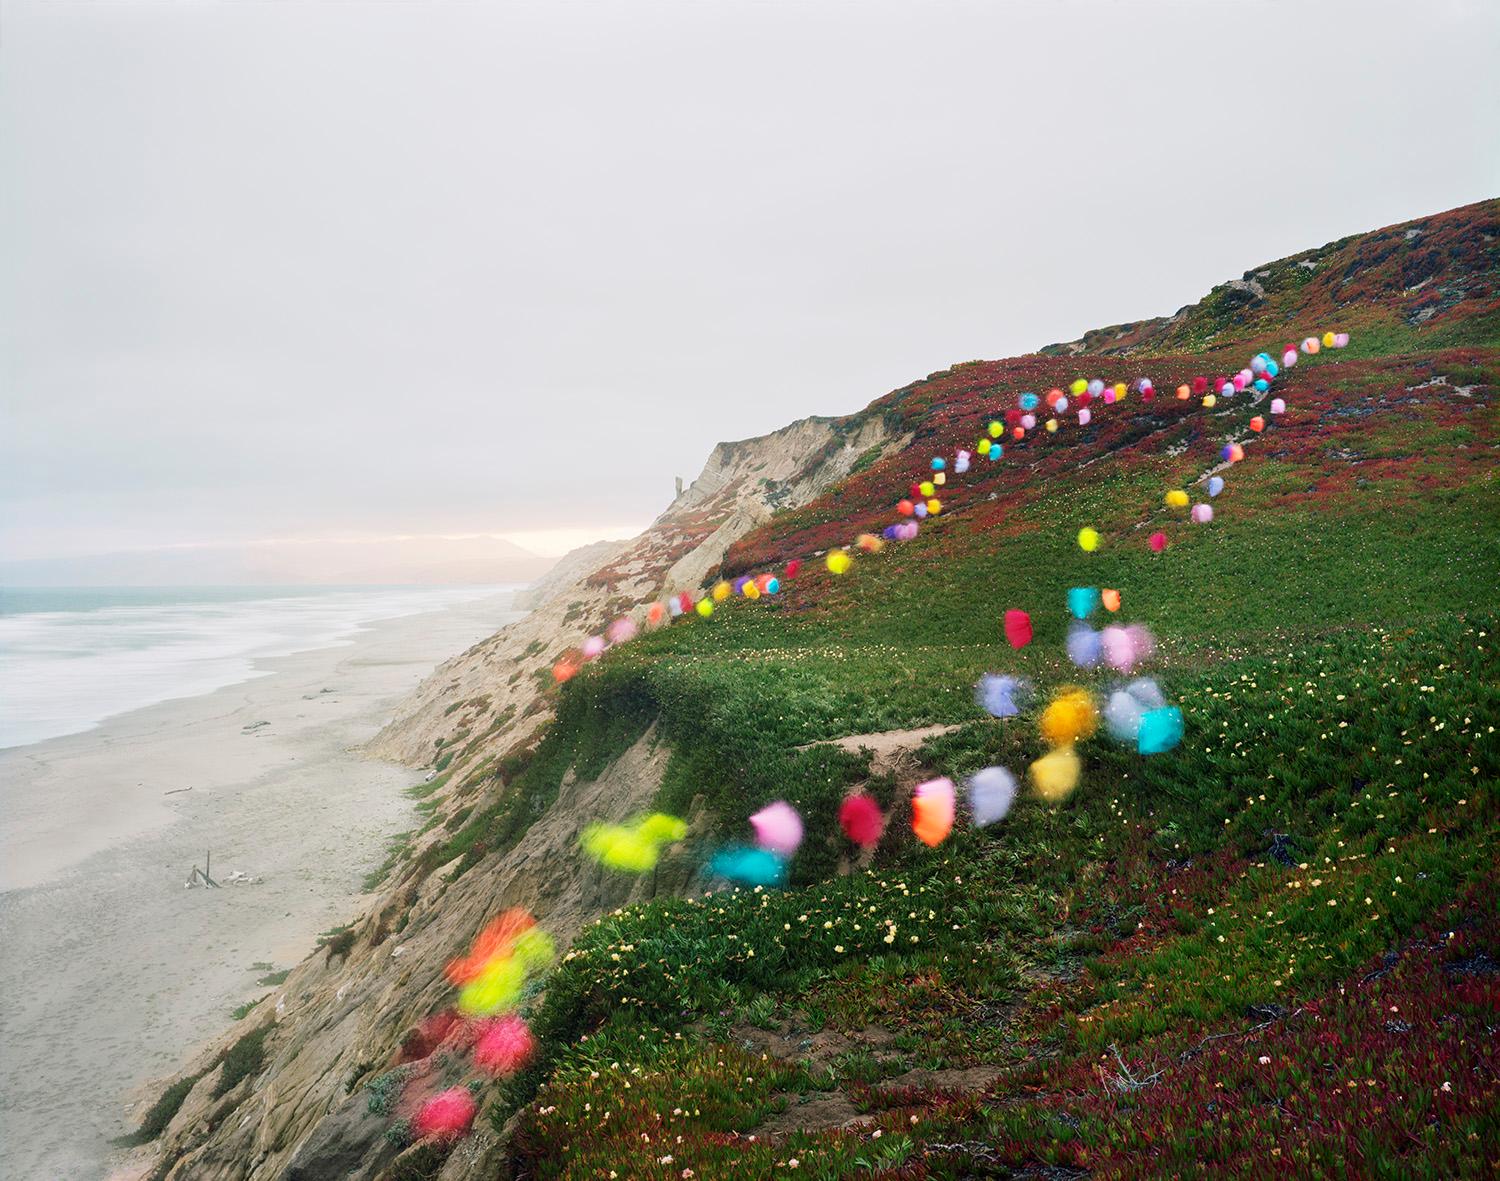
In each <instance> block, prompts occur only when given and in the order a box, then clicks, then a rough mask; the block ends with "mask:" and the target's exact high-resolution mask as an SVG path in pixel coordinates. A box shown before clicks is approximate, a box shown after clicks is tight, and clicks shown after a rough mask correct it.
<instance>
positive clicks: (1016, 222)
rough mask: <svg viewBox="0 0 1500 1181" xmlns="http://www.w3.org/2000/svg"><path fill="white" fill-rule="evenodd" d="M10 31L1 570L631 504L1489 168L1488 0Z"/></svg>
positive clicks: (497, 15)
mask: <svg viewBox="0 0 1500 1181" xmlns="http://www.w3.org/2000/svg"><path fill="white" fill-rule="evenodd" d="M0 12H3V16H0V21H3V26H0V37H3V40H0V54H3V62H0V66H3V68H0V140H3V147H0V152H3V183H4V206H3V223H0V224H3V235H4V237H3V241H0V249H3V260H0V268H3V274H4V304H3V307H0V314H3V320H4V330H3V331H4V334H5V335H4V340H3V347H4V369H3V376H0V380H3V402H4V418H5V421H4V423H3V429H4V442H3V445H0V446H3V451H0V552H3V553H4V554H5V555H6V556H9V557H25V556H42V555H53V554H62V553H74V552H85V551H94V550H107V549H115V548H120V547H133V546H149V545H156V544H162V543H183V542H219V541H230V542H233V541H239V540H244V539H250V538H264V537H287V536H324V535H347V534H351V533H361V534H364V533H370V534H382V533H465V532H486V531H500V532H506V533H513V534H519V533H522V532H525V531H529V530H549V529H582V530H586V531H587V530H593V529H594V528H596V527H604V526H616V527H618V526H620V525H623V524H628V523H633V524H642V523H644V522H645V521H647V520H649V519H650V518H651V517H652V516H653V515H655V513H656V512H657V511H659V510H660V509H661V508H662V507H663V506H664V504H665V503H666V501H667V500H668V499H669V498H670V494H671V484H672V477H673V476H674V475H676V474H681V475H683V476H685V477H691V476H693V475H695V474H696V473H697V470H698V468H699V466H700V465H701V463H702V461H703V459H704V458H705V456H706V455H707V453H708V450H709V448H710V447H711V446H712V445H713V443H714V442H716V441H718V440H720V439H730V438H742V437H745V436H748V435H753V434H758V433H761V432H764V431H767V430H771V429H773V428H775V427H777V426H780V425H782V424H784V423H786V422H788V421H790V420H791V419H793V418H797V417H800V416H802V415H805V414H811V413H840V412H847V411H850V410H854V409H856V408H857V407H860V406H862V405H864V404H865V403H866V402H868V401H869V400H870V399H872V398H874V397H877V396H878V395H880V394H882V393H884V392H885V391H887V390H889V389H891V388H894V387H896V386H899V385H902V384H904V383H905V382H907V381H909V380H911V379H912V378H914V377H918V376H921V375H923V374H925V373H928V372H930V371H931V370H934V369H938V368H942V367H943V366H945V365H947V364H949V363H951V362H953V361H958V360H965V359H969V358H974V357H999V356H1006V355H1010V354H1014V353H1018V352H1024V351H1026V350H1028V349H1032V348H1035V347H1037V346H1039V345H1041V344H1044V343H1047V342H1049V341H1052V340H1059V339H1066V338H1070V337H1073V336H1076V335H1078V334H1079V333H1081V332H1082V331H1084V330H1085V329H1088V328H1091V327H1097V326H1100V325H1103V324H1107V323H1112V322H1116V321H1119V320H1122V319H1129V318H1134V317H1139V316H1143V315H1149V314H1157V313H1163V312H1170V311H1172V310H1174V309H1175V308H1176V307H1178V306H1179V305H1180V304H1182V303H1184V302H1187V301H1188V300H1190V299H1192V298H1196V297H1197V296H1198V295H1200V294H1201V293H1202V292H1203V291H1205V290H1206V289H1207V288H1208V287H1209V286H1211V285H1212V284H1213V283H1215V282H1217V281H1220V280H1222V279H1224V278H1227V277H1231V276H1234V275H1238V274H1239V273H1240V272H1241V271H1242V270H1244V269H1245V268H1246V267H1248V266H1250V265H1252V264H1255V263H1259V262H1262V261H1265V260H1267V259H1271V258H1275V257H1278V256H1280V255H1284V254H1287V253H1290V252H1291V251H1294V250H1297V249H1300V248H1302V247H1306V246H1311V245H1316V244H1319V243H1322V242H1324V241H1327V240H1329V239H1332V238H1335V237H1338V236H1340V235H1342V234H1345V233H1350V232H1354V231H1358V230H1363V229H1368V228H1371V227H1374V226H1377V225H1382V224H1386V223H1389V222H1392V221H1398V220H1401V219H1403V218H1407V217H1412V216H1417V215H1420V214H1424V213H1430V212H1435V211H1437V210H1440V209H1445V208H1449V207H1451V206H1454V205H1459V204H1463V203H1465V202H1468V201H1473V200H1477V199H1479V198H1482V197H1486V196H1490V195H1493V194H1494V193H1495V192H1496V191H1497V189H1500V184H1497V181H1500V135H1497V134H1496V130H1497V128H1496V119H1495V115H1496V112H1497V111H1500V86H1497V83H1496V71H1495V70H1494V61H1495V57H1496V51H1497V49H1500V5H1497V4H1494V3H1492V2H1489V0H1473V2H1471V3H1470V2H1458V0H1446V2H1445V0H1425V2H1422V3H1399V4H1388V3H1379V2H1372V0H1359V2H1356V3H1331V2H1321V0H1295V2H1293V0H1286V2H1273V0H1263V2H1252V0H1245V2H1231V0H1226V2H1222V3H1215V2H1213V0H1192V2H1188V0H1180V2H1175V3H1169V2H1148V0H1138V2H1134V3H1111V2H1104V0H1095V2H1082V0H1078V2H1070V0H1035V2H1029V3H1021V2H1008V3H1007V2H1001V0H994V2H991V3H983V4H980V3H974V4H942V3H928V2H922V3H918V2H916V0H912V2H910V3H905V4H889V3H874V2H870V0H865V2H861V3H823V2H819V0H798V2H795V3H794V2H788V3H726V2H721V0H691V2H684V3H640V2H627V0H617V2H614V3H576V2H566V0H546V2H544V3H537V4H509V3H506V4H502V3H492V4H477V3H476V4H427V3H357V2H350V0H343V2H337V3H317V2H308V0H299V2H297V3H235V4H230V3H206V2H205V3H175V2H161V3H139V2H134V0H112V2H108V3H104V2H100V3H71V2H68V0H53V2H47V3H39V2H36V0H5V2H4V5H3V9H0ZM518 539H521V540H522V541H523V544H524V543H525V540H524V538H519V537H518ZM536 540H538V541H539V542H540V541H542V540H544V539H541V538H538V539H536Z"/></svg>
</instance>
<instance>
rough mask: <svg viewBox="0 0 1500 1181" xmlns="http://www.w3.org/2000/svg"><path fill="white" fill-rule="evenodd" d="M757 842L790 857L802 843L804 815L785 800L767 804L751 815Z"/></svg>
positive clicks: (763, 846)
mask: <svg viewBox="0 0 1500 1181" xmlns="http://www.w3.org/2000/svg"><path fill="white" fill-rule="evenodd" d="M750 827H751V828H752V829H754V830H755V843H756V844H757V845H759V846H760V847H761V848H762V849H769V850H770V851H771V852H773V853H779V854H780V855H781V856H782V857H790V856H791V855H792V854H793V853H795V852H796V851H797V846H798V845H800V844H801V843H802V817H801V816H799V815H798V814H797V809H796V808H794V807H792V806H791V805H790V804H788V803H787V802H786V801H785V800H777V801H776V802H775V803H774V804H767V805H766V806H765V807H764V808H762V809H761V810H760V811H759V812H757V813H755V815H753V816H751V817H750Z"/></svg>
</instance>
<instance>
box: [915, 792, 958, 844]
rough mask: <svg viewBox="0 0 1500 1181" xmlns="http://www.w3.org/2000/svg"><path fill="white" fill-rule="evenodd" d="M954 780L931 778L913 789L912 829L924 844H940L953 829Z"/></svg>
mask: <svg viewBox="0 0 1500 1181" xmlns="http://www.w3.org/2000/svg"><path fill="white" fill-rule="evenodd" d="M953 810H954V808H953V780H951V779H947V778H943V779H929V780H928V781H927V782H926V783H919V784H917V786H916V787H915V788H914V789H913V791H912V798H911V830H912V832H914V833H916V834H917V839H918V840H920V841H921V842H922V843H923V844H924V845H940V844H942V843H943V841H945V840H946V839H947V837H948V834H949V833H950V832H952V831H953Z"/></svg>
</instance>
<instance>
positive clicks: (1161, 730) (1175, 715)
mask: <svg viewBox="0 0 1500 1181" xmlns="http://www.w3.org/2000/svg"><path fill="white" fill-rule="evenodd" d="M1182 734H1183V721H1182V710H1180V709H1178V708H1177V707H1176V706H1175V705H1169V706H1163V707H1161V708H1159V709H1152V710H1148V711H1146V713H1144V714H1142V715H1141V727H1140V732H1139V735H1138V737H1137V740H1136V741H1137V745H1136V749H1137V750H1139V751H1140V753H1141V754H1143V755H1159V754H1162V753H1164V752H1165V751H1169V750H1171V749H1172V748H1173V747H1174V746H1176V745H1177V744H1178V743H1179V742H1181V741H1182Z"/></svg>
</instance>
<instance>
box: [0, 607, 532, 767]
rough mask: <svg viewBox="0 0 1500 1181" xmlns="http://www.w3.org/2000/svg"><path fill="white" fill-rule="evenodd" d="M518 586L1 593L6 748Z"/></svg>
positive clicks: (235, 679)
mask: <svg viewBox="0 0 1500 1181" xmlns="http://www.w3.org/2000/svg"><path fill="white" fill-rule="evenodd" d="M516 589H518V588H517V587H516V586H514V585H500V586H444V587H389V586H381V587H307V586H299V587H284V588H283V587H263V586H259V587H199V586H193V587H56V588H48V587H24V588H3V589H0V748H3V747H13V746H23V745H27V744H29V743H33V742H41V741H44V740H45V739H48V738H57V737H61V736H62V735H65V734H75V733H78V732H80V731H83V730H88V729H91V728H92V727H94V726H97V725H98V724H99V723H100V722H102V721H104V720H105V719H106V718H110V717H113V716H115V715H116V714H121V713H125V712H127V711H129V710H134V709H140V708H142V707H143V706H148V705H154V704H156V703H157V702H160V701H168V700H172V699H174V698H182V697H196V696H199V695H200V694H204V693H211V692H213V691H214V690H215V689H220V688H222V687H224V686H225V685H233V684H237V683H239V682H241V681H247V680H249V679H251V678H252V677H256V676H261V675H264V670H258V669H257V668H256V666H255V665H256V661H257V660H260V659H263V658H265V657H272V656H285V655H288V654H290V653H293V652H303V651H307V650H309V649H313V648H324V647H330V646H333V645H337V644H342V643H347V642H349V639H350V638H351V637H352V636H353V635H354V634H355V633H357V632H359V631H361V630H364V629H365V628H367V627H368V626H369V625H371V624H373V623H376V622H378V621H380V620H383V619H394V618H397V617H399V616H404V615H415V614H421V613H423V612H428V611H438V610H441V609H443V608H445V607H449V606H452V605H453V604H456V603H462V602H468V601H472V600H475V599H481V598H487V597H489V596H491V595H496V594H502V593H505V592H507V591H513V590H516Z"/></svg>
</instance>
